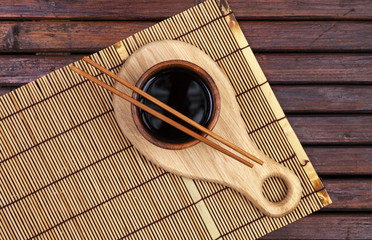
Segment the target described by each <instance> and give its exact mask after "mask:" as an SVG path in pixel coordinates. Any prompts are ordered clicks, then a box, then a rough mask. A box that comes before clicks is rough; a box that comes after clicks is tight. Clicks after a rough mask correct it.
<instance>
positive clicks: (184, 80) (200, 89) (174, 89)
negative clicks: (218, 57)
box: [139, 67, 213, 144]
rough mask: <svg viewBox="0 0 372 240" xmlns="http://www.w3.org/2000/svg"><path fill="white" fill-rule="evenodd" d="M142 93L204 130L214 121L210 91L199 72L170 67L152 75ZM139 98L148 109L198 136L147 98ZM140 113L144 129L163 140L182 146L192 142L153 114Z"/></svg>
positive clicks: (182, 122) (188, 126) (190, 127)
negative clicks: (181, 144) (179, 113)
mask: <svg viewBox="0 0 372 240" xmlns="http://www.w3.org/2000/svg"><path fill="white" fill-rule="evenodd" d="M142 90H143V91H145V92H147V93H148V94H150V95H152V96H153V97H155V98H157V99H158V100H160V101H162V102H163V103H165V104H167V105H169V106H170V107H172V108H174V109H176V110H177V111H179V112H181V113H182V114H184V115H186V116H187V117H189V118H191V119H192V120H194V121H195V122H197V123H199V124H201V125H203V126H205V127H206V126H208V124H209V122H210V120H211V117H212V113H213V98H212V95H211V91H210V89H209V88H208V86H207V85H206V84H205V82H204V80H203V79H202V78H201V77H200V76H199V75H198V74H197V73H196V72H193V71H191V70H188V69H185V68H180V67H177V68H168V69H165V70H162V71H160V72H157V73H155V74H154V75H153V76H151V77H150V78H149V80H148V81H147V82H146V83H145V85H144V86H143V88H142ZM139 99H140V101H141V102H142V103H144V104H146V105H147V106H149V107H151V108H153V109H155V110H156V111H158V112H160V113H162V114H163V115H165V116H167V117H169V118H171V119H173V120H175V121H177V122H178V123H180V124H182V125H184V126H186V127H187V128H189V129H191V130H193V131H195V132H198V133H199V131H198V130H196V129H195V128H194V127H192V126H190V125H189V124H187V123H185V122H184V121H182V120H180V119H179V118H177V117H175V116H173V115H172V114H170V113H168V112H167V111H165V110H163V109H162V108H160V107H158V106H157V105H155V104H153V103H152V102H150V101H148V100H147V99H144V98H142V97H140V98H139ZM139 114H140V120H141V121H142V123H143V125H144V127H145V129H146V130H147V131H148V132H149V133H150V134H152V135H153V136H154V137H156V138H157V139H159V140H161V141H164V142H169V143H176V144H179V143H185V142H188V141H190V140H192V139H193V138H192V137H190V136H189V135H187V134H185V133H183V132H182V131H179V130H178V129H176V128H174V127H172V126H171V125H169V124H167V123H165V122H163V121H161V120H160V119H158V118H156V117H154V116H152V115H151V114H148V113H146V112H144V111H142V110H140V111H139Z"/></svg>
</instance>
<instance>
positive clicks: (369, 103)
mask: <svg viewBox="0 0 372 240" xmlns="http://www.w3.org/2000/svg"><path fill="white" fill-rule="evenodd" d="M272 88H273V91H274V93H275V95H276V97H277V99H278V100H279V103H280V105H281V106H282V108H283V109H284V111H285V112H287V113H292V112H306V113H308V112H309V113H311V112H327V113H330V112H337V113H347V112H350V111H351V112H354V113H355V112H369V113H370V112H372V86H354V85H352V86H337V85H336V86H312V85H311V86H273V87H272Z"/></svg>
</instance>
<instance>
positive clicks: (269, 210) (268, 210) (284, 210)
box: [255, 162, 302, 217]
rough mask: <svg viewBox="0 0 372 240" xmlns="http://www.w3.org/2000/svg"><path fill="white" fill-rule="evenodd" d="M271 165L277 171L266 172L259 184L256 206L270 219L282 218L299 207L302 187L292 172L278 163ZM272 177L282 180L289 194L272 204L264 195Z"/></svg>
mask: <svg viewBox="0 0 372 240" xmlns="http://www.w3.org/2000/svg"><path fill="white" fill-rule="evenodd" d="M265 164H267V163H265ZM270 165H274V167H275V170H274V171H265V173H266V174H265V175H263V178H262V181H261V184H257V186H258V188H259V189H258V190H257V193H258V194H257V195H256V196H255V197H257V201H255V203H256V204H255V205H256V206H257V207H258V208H259V209H260V210H261V211H262V212H263V213H265V214H266V215H268V216H270V217H282V216H284V215H287V214H288V213H290V212H292V211H293V210H294V209H295V208H296V207H297V205H298V203H299V202H300V200H301V195H302V187H301V183H300V180H299V179H298V177H297V176H296V175H295V174H294V173H293V172H292V171H291V170H289V169H288V168H285V167H284V166H282V165H280V164H279V163H276V162H271V164H270ZM271 169H272V168H271ZM270 177H278V178H281V179H282V180H283V181H284V183H285V185H286V187H287V194H286V196H285V198H284V199H283V200H282V201H280V202H272V201H270V200H268V199H267V198H266V197H265V196H264V195H263V184H264V182H265V181H266V180H267V179H268V178H270Z"/></svg>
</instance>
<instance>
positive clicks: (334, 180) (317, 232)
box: [0, 0, 372, 239]
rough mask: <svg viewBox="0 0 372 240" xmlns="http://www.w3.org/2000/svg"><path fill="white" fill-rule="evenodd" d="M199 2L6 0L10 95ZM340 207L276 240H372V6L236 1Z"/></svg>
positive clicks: (4, 78)
mask: <svg viewBox="0 0 372 240" xmlns="http://www.w3.org/2000/svg"><path fill="white" fill-rule="evenodd" d="M198 2H199V1H195V0H182V1H178V0H162V1H159V0H157V1H147V0H136V1H112V0H103V1H101V0H100V1H98V0H92V1H88V0H86V1H76V2H75V1H68V0H61V1H57V0H56V1H51V0H46V1H38V0H17V1H14V0H3V1H0V21H1V24H0V37H1V45H0V95H2V94H6V93H7V92H9V91H11V90H12V89H14V88H16V87H19V86H22V85H23V84H26V83H27V82H29V81H32V80H35V79H37V78H38V77H40V76H42V75H45V74H47V73H49V72H50V71H52V70H54V69H56V68H59V67H61V66H64V65H66V64H68V63H70V62H72V61H75V60H77V59H80V58H82V56H84V55H86V54H90V53H92V52H95V51H97V50H99V49H101V48H104V47H106V46H109V45H111V44H113V43H115V42H117V41H118V40H120V39H123V38H125V37H127V36H129V35H131V34H133V33H135V32H137V31H139V30H141V29H143V28H146V27H148V26H150V25H152V24H153V23H154V22H157V21H159V20H161V19H164V18H166V17H168V16H171V15H174V14H176V13H178V12H180V11H182V10H185V9H187V8H189V7H191V6H193V5H194V4H196V3H198ZM230 5H231V8H232V10H233V11H234V12H235V14H236V16H237V18H238V20H239V23H240V24H241V27H242V29H243V31H244V33H245V35H246V37H247V39H248V41H249V43H250V45H251V46H252V48H253V51H254V52H255V54H256V57H257V58H258V61H259V62H260V64H261V66H262V68H263V71H264V72H265V74H266V76H267V78H268V79H269V81H270V83H271V85H272V87H273V89H274V92H275V94H276V96H277V98H278V100H279V102H280V104H281V105H282V107H283V109H284V110H285V112H286V114H287V115H288V118H289V121H290V122H291V124H292V126H293V128H294V130H295V132H296V133H297V135H298V137H299V138H300V141H301V142H302V144H303V145H304V146H305V150H306V152H307V153H308V155H309V157H310V159H311V161H312V162H313V165H314V167H315V169H316V170H317V172H318V174H319V175H320V176H321V177H322V179H323V183H324V184H325V186H326V188H327V190H328V192H329V194H330V196H331V198H332V200H333V201H334V203H333V204H332V205H330V206H329V207H327V208H325V209H322V210H321V211H319V212H317V213H315V214H312V215H311V216H309V217H306V218H304V219H301V220H299V221H298V222H296V223H293V224H291V225H290V226H287V227H285V228H283V229H281V230H278V231H275V232H273V233H271V234H269V235H267V236H265V237H264V238H266V239H287V238H297V239H313V238H317V239H371V236H372V214H371V209H372V180H371V173H372V148H371V143H372V114H371V113H372V66H371V65H372V22H371V20H372V2H371V1H370V0H327V1H326V0H324V1H323V0H308V1H300V0H286V1H284V0H249V1H247V0H230Z"/></svg>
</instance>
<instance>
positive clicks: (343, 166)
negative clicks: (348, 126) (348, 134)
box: [305, 146, 372, 189]
mask: <svg viewBox="0 0 372 240" xmlns="http://www.w3.org/2000/svg"><path fill="white" fill-rule="evenodd" d="M305 151H306V153H307V155H308V157H309V159H310V161H311V163H312V164H313V166H314V167H315V170H316V172H317V173H318V174H319V175H335V174H336V175H341V174H347V175H358V174H363V175H368V174H372V148H371V147H345V146H327V147H323V146H305ZM327 189H328V188H327Z"/></svg>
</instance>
